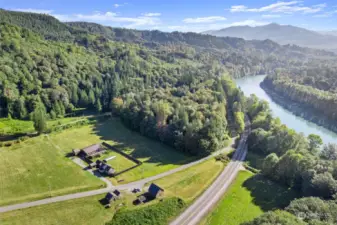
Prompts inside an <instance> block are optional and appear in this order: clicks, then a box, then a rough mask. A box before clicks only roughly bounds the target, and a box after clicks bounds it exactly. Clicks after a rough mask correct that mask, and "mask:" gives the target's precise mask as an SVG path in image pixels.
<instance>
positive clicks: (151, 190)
mask: <svg viewBox="0 0 337 225" xmlns="http://www.w3.org/2000/svg"><path fill="white" fill-rule="evenodd" d="M160 191H164V190H163V189H162V188H160V187H159V186H157V185H156V184H154V183H152V184H151V185H150V187H149V193H150V194H151V195H152V196H154V197H155V196H157V194H158V192H160Z"/></svg>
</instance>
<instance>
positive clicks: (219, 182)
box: [170, 124, 250, 225]
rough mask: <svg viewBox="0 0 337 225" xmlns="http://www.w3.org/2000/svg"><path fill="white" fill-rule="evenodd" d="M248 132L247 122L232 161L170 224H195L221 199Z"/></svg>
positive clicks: (236, 168) (240, 158) (242, 155)
mask: <svg viewBox="0 0 337 225" xmlns="http://www.w3.org/2000/svg"><path fill="white" fill-rule="evenodd" d="M249 133H250V125H249V124H248V126H247V129H246V131H245V132H244V134H243V135H242V136H241V139H240V143H239V145H238V148H237V150H236V152H235V154H234V156H233V159H232V161H231V162H230V163H229V164H228V165H227V166H226V168H225V169H224V171H223V172H222V173H221V174H220V175H219V176H218V178H217V179H216V180H215V181H214V183H213V184H212V185H211V186H210V187H209V188H208V189H207V190H206V191H205V192H204V193H203V194H202V195H201V196H200V197H199V198H198V199H197V200H196V201H194V203H193V204H192V205H191V206H189V207H188V208H187V209H186V210H185V211H184V212H183V213H182V214H181V215H180V216H179V217H177V218H176V219H175V220H174V221H172V222H171V223H170V225H196V224H198V223H199V222H200V220H201V219H202V218H203V217H204V216H206V215H207V213H208V212H209V211H210V210H211V209H212V208H213V206H214V205H215V204H216V203H217V202H218V201H219V200H220V199H221V197H222V196H223V194H224V193H225V192H226V190H227V189H228V187H229V186H230V184H231V183H232V181H233V180H234V179H235V177H236V176H237V174H238V172H239V170H240V168H241V166H242V161H243V160H244V159H245V157H246V154H247V143H246V142H247V138H248V135H249Z"/></svg>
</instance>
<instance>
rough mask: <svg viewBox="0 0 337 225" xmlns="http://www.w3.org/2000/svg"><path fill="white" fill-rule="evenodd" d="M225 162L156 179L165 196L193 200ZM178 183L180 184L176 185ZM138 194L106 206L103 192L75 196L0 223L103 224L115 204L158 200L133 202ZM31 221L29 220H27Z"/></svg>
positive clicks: (10, 215)
mask: <svg viewBox="0 0 337 225" xmlns="http://www.w3.org/2000/svg"><path fill="white" fill-rule="evenodd" d="M223 167H224V164H223V163H221V162H216V161H215V160H214V159H210V160H207V161H206V162H203V163H201V164H198V165H195V166H193V167H191V168H188V169H186V170H184V171H181V172H178V173H175V174H172V175H170V176H167V177H165V178H162V179H159V180H157V181H154V183H156V184H158V185H160V186H161V187H162V188H164V189H165V194H164V198H165V199H170V198H171V197H174V196H177V197H180V198H183V199H184V200H185V201H187V202H191V201H192V200H193V199H194V198H196V197H197V196H198V195H200V194H201V193H202V192H203V191H204V190H205V189H206V188H207V187H208V186H209V185H210V184H211V183H212V181H213V180H214V179H215V178H216V177H217V175H218V174H219V173H220V172H221V171H222V169H223ZM176 187H177V188H176ZM137 195H138V194H136V195H135V194H126V193H124V194H123V196H124V198H123V199H122V200H120V201H119V202H117V203H113V205H112V207H111V208H110V209H105V208H104V207H103V206H102V205H101V204H100V203H99V200H100V199H101V198H103V197H104V195H98V196H92V197H86V198H82V199H74V200H69V201H64V202H58V203H52V204H48V205H43V206H38V207H32V208H28V209H22V210H16V211H12V212H7V213H2V214H1V213H0V224H1V225H26V224H29V225H68V224H69V225H103V224H105V223H106V222H108V221H110V220H111V218H112V217H113V215H114V213H115V207H116V205H118V204H120V203H123V204H124V206H126V207H123V209H127V210H132V209H141V208H146V207H148V206H151V205H154V204H157V203H158V200H155V201H152V202H149V203H147V204H143V205H141V206H134V205H133V204H132V201H133V200H135V199H136V196H137ZM28 222H29V223H28Z"/></svg>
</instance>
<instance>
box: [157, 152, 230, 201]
mask: <svg viewBox="0 0 337 225" xmlns="http://www.w3.org/2000/svg"><path fill="white" fill-rule="evenodd" d="M224 166H225V165H224V163H222V162H217V161H215V159H213V158H212V159H210V160H207V161H205V162H203V163H201V164H198V165H195V166H192V167H190V168H188V169H186V170H183V171H180V172H177V173H174V174H172V175H170V176H167V177H164V178H161V179H159V180H156V181H155V183H156V184H158V185H159V186H160V187H161V188H163V189H164V190H165V196H176V197H180V198H182V199H183V200H185V201H186V202H189V201H192V200H194V199H195V198H196V197H197V196H199V195H200V194H201V193H202V192H203V191H204V190H205V189H206V188H207V187H208V186H209V185H210V184H211V183H212V182H213V181H214V180H215V178H216V177H217V176H218V175H219V173H220V172H221V171H222V169H223V168H224Z"/></svg>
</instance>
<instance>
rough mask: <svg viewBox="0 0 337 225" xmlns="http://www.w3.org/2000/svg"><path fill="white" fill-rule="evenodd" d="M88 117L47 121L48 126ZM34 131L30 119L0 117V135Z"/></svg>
mask: <svg viewBox="0 0 337 225" xmlns="http://www.w3.org/2000/svg"><path fill="white" fill-rule="evenodd" d="M85 118H86V117H66V118H59V119H55V120H49V121H48V122H47V124H48V128H52V127H54V126H59V125H63V124H67V123H71V122H74V121H77V120H81V119H85ZM31 132H34V126H33V122H32V121H29V120H16V119H8V118H0V135H13V134H24V133H31Z"/></svg>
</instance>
